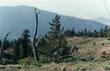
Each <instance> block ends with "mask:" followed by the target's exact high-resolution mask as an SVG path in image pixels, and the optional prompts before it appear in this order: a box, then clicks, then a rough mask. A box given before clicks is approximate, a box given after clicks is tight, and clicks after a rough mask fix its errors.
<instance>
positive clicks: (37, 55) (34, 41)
mask: <svg viewBox="0 0 110 71" xmlns="http://www.w3.org/2000/svg"><path fill="white" fill-rule="evenodd" d="M38 14H39V13H36V8H35V20H36V28H35V33H34V38H33V54H34V59H35V61H36V63H37V62H38V61H39V54H38V53H39V51H38V43H39V41H36V36H37V31H38ZM36 44H37V45H36Z"/></svg>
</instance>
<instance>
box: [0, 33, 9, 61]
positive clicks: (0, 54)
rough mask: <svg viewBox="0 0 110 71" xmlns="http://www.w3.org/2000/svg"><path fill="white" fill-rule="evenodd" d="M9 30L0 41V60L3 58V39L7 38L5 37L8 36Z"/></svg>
mask: <svg viewBox="0 0 110 71" xmlns="http://www.w3.org/2000/svg"><path fill="white" fill-rule="evenodd" d="M10 33H11V32H8V33H7V34H6V35H5V37H4V38H3V41H2V44H1V47H0V61H2V58H3V50H4V41H5V40H7V37H8V36H9V34H10Z"/></svg>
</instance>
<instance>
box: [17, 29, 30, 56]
mask: <svg viewBox="0 0 110 71" xmlns="http://www.w3.org/2000/svg"><path fill="white" fill-rule="evenodd" d="M18 41H19V43H20V44H19V45H20V53H21V54H20V55H21V58H26V57H28V56H30V54H32V49H31V46H30V35H29V30H28V29H25V30H24V31H23V33H22V35H21V37H20V38H19V40H18Z"/></svg>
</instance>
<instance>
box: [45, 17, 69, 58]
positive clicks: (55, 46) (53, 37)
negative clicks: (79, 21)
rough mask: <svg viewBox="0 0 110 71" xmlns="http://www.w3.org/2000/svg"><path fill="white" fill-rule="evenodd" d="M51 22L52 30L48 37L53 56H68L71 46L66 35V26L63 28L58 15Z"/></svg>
mask: <svg viewBox="0 0 110 71" xmlns="http://www.w3.org/2000/svg"><path fill="white" fill-rule="evenodd" d="M49 24H50V31H49V33H48V35H47V38H48V42H49V45H50V47H51V56H52V57H53V58H55V60H56V59H60V58H62V57H65V56H67V55H68V53H69V49H70V48H69V47H68V44H67V41H66V39H65V36H64V28H61V23H60V16H58V15H56V16H55V18H54V19H53V20H52V21H51V22H50V23H49Z"/></svg>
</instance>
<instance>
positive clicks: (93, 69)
mask: <svg viewBox="0 0 110 71" xmlns="http://www.w3.org/2000/svg"><path fill="white" fill-rule="evenodd" d="M109 70H110V63H109V62H76V63H75V62H73V63H59V64H56V63H50V64H44V65H42V66H40V67H38V66H33V65H30V66H28V65H27V66H19V65H15V66H13V65H5V66H0V71H109Z"/></svg>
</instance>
